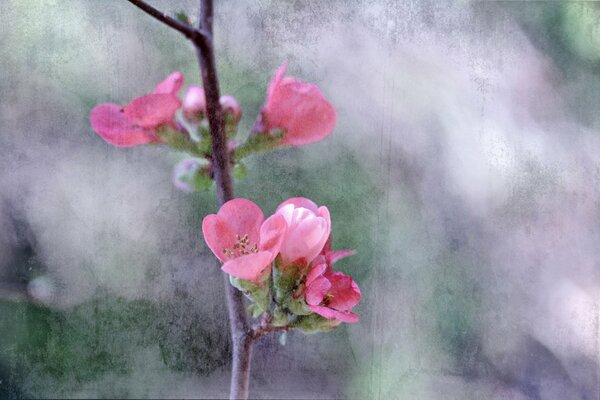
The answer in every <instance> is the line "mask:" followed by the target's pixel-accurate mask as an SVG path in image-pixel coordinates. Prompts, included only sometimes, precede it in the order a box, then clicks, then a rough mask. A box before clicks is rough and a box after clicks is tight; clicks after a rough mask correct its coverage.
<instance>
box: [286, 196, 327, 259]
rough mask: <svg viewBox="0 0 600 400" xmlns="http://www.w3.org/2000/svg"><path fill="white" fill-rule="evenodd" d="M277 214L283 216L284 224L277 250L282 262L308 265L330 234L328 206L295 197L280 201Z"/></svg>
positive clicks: (319, 251) (321, 248)
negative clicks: (280, 244)
mask: <svg viewBox="0 0 600 400" xmlns="http://www.w3.org/2000/svg"><path fill="white" fill-rule="evenodd" d="M276 214H279V215H282V216H283V217H284V218H285V222H286V223H287V235H286V238H285V240H284V241H283V244H282V246H281V249H280V257H281V264H282V265H284V266H285V265H291V264H301V265H302V264H304V265H308V264H310V262H311V261H312V260H313V259H314V258H315V257H317V256H318V255H319V254H320V253H321V251H322V250H323V247H324V246H325V244H326V243H327V239H329V235H330V233H331V219H330V216H329V210H328V209H327V207H325V206H321V207H318V206H317V205H316V204H315V203H314V202H312V201H311V200H309V199H306V198H304V197H294V198H291V199H288V200H286V201H284V202H283V203H281V204H280V205H279V207H277V211H276Z"/></svg>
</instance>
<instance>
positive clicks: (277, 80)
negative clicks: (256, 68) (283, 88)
mask: <svg viewBox="0 0 600 400" xmlns="http://www.w3.org/2000/svg"><path fill="white" fill-rule="evenodd" d="M286 70H287V63H283V64H281V66H280V67H279V68H277V71H275V73H274V74H273V77H272V78H271V81H270V82H269V87H268V88H267V104H269V103H271V101H272V98H273V94H274V92H275V91H276V90H277V88H278V87H279V85H280V84H281V81H282V80H283V76H284V75H285V71H286Z"/></svg>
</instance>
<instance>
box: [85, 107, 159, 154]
mask: <svg viewBox="0 0 600 400" xmlns="http://www.w3.org/2000/svg"><path fill="white" fill-rule="evenodd" d="M90 122H91V124H92V128H93V129H94V130H95V131H96V133H98V135H100V136H101V137H102V139H104V140H105V141H106V142H108V143H110V144H112V145H113V146H119V147H130V146H137V145H140V144H146V143H154V142H158V141H159V139H158V137H157V136H156V134H155V133H154V132H153V131H150V130H146V129H143V128H140V127H138V126H135V125H134V124H133V122H131V121H130V120H129V118H127V116H125V114H124V113H123V112H122V111H121V107H120V106H119V105H118V104H111V103H104V104H99V105H97V106H96V107H94V108H93V109H92V112H91V113H90Z"/></svg>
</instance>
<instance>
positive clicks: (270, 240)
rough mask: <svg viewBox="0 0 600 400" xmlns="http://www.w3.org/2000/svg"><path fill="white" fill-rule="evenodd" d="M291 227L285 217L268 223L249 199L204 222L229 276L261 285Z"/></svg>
mask: <svg viewBox="0 0 600 400" xmlns="http://www.w3.org/2000/svg"><path fill="white" fill-rule="evenodd" d="M286 229H287V225H286V222H285V219H284V218H283V217H282V216H281V215H277V214H276V215H273V216H271V217H269V218H268V219H266V220H265V217H264V214H263V212H262V210H261V209H260V208H259V207H258V206H257V205H256V204H254V203H253V202H251V201H250V200H246V199H241V198H238V199H233V200H230V201H228V202H227V203H225V204H223V206H222V207H221V209H220V210H219V212H218V213H217V214H210V215H207V216H206V217H204V220H203V221H202V233H203V235H204V240H205V241H206V244H207V245H208V247H209V248H210V249H211V250H212V252H213V253H214V254H215V256H217V258H218V259H219V260H221V261H223V266H222V267H221V269H222V270H223V271H224V272H226V273H228V274H229V275H232V276H235V277H237V278H240V279H243V280H247V281H251V282H254V283H258V282H259V281H260V280H261V278H263V277H264V275H268V272H270V267H271V263H272V262H273V260H274V259H275V257H276V256H277V254H278V252H279V249H280V247H281V244H282V242H283V239H284V238H285V232H286Z"/></svg>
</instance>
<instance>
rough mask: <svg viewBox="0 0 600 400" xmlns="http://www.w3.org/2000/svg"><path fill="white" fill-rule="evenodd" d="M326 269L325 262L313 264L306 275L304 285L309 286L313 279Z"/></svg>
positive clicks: (321, 274)
mask: <svg viewBox="0 0 600 400" xmlns="http://www.w3.org/2000/svg"><path fill="white" fill-rule="evenodd" d="M325 271H327V264H326V263H324V262H323V263H318V264H314V267H312V269H311V270H310V272H309V273H308V275H307V276H306V286H309V285H310V284H311V283H312V282H313V281H314V280H315V279H317V278H320V277H321V276H323V274H324V273H325Z"/></svg>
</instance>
